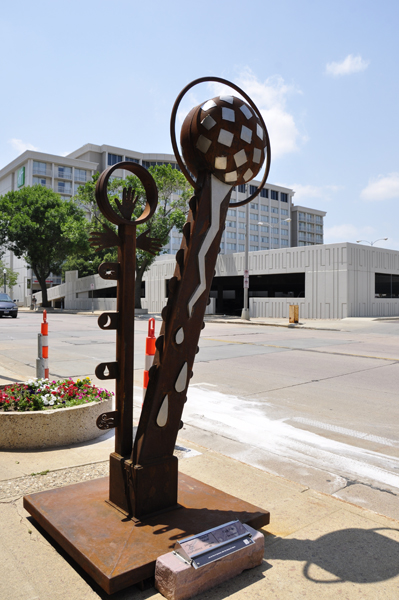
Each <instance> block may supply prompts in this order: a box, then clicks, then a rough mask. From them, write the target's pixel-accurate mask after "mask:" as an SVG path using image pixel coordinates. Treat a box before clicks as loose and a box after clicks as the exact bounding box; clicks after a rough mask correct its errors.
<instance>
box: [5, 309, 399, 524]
mask: <svg viewBox="0 0 399 600" xmlns="http://www.w3.org/2000/svg"><path fill="white" fill-rule="evenodd" d="M41 319H42V315H41V314H39V313H35V314H33V313H25V312H21V313H20V315H19V317H18V319H1V320H0V383H8V382H11V381H14V380H17V379H21V378H28V377H31V376H34V375H35V359H36V355H37V333H38V332H39V331H40V322H41ZM49 323H50V326H49V357H50V358H49V364H50V374H51V375H52V376H56V377H66V376H71V377H82V376H86V375H90V376H91V375H93V373H94V369H95V366H96V365H97V364H98V363H99V362H103V361H105V360H114V357H115V345H114V341H115V334H114V332H112V331H103V330H100V329H99V328H98V326H97V318H96V316H92V315H73V314H62V313H57V314H50V315H49ZM135 323H136V341H135V365H134V366H135V382H136V385H137V397H136V399H135V406H136V408H135V411H136V412H135V417H138V411H139V409H140V405H141V389H140V386H141V380H142V369H143V366H144V342H145V335H146V331H147V318H142V319H136V322H135ZM331 323H332V326H331V328H330V327H329V326H328V323H326V322H324V323H318V324H315V325H316V326H317V327H320V326H322V327H324V329H291V328H287V327H265V326H256V325H244V324H236V323H228V324H223V323H216V322H214V321H212V320H210V321H208V322H207V325H206V328H205V330H204V331H203V333H202V337H201V341H200V352H199V354H198V355H197V360H196V363H195V365H194V377H193V379H192V383H191V386H190V389H189V394H188V402H187V404H186V406H185V411H184V414H183V420H184V423H185V425H184V429H183V430H182V432H181V436H182V438H183V439H185V440H187V441H190V440H191V441H192V442H195V443H197V444H199V445H202V446H205V447H207V448H210V449H214V450H215V451H218V452H220V453H222V454H225V455H227V456H232V457H234V458H237V459H239V460H241V461H242V462H244V463H247V464H251V465H254V466H256V467H258V468H261V469H264V470H267V471H269V472H272V473H276V474H278V475H280V476H283V477H286V478H288V479H290V480H293V481H297V482H299V483H301V484H304V485H308V486H309V487H311V488H313V489H316V490H319V491H323V492H326V493H329V494H334V495H335V496H338V497H341V498H343V499H346V500H349V501H352V502H354V503H355V504H359V505H361V506H367V507H369V508H372V509H375V510H377V511H378V510H379V507H380V509H381V506H382V504H383V505H384V512H385V514H387V515H391V516H393V517H395V518H399V503H398V495H399V433H398V423H399V418H398V417H399V404H398V401H397V399H398V384H399V321H392V320H387V321H382V320H380V321H371V320H366V319H364V320H362V319H357V320H356V319H351V320H349V319H348V320H344V321H339V322H338V321H334V322H331ZM159 327H160V319H159V318H157V323H156V331H157V332H158V331H159ZM101 385H102V387H105V386H104V383H103V382H102V384H101ZM110 389H112V388H111V387H110ZM265 494H267V490H265ZM381 503H382V504H381Z"/></svg>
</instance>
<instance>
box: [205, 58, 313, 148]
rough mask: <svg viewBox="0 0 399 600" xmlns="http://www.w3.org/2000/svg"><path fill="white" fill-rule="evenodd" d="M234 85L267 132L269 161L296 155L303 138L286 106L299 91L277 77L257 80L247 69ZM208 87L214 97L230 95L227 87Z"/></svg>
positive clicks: (217, 85)
mask: <svg viewBox="0 0 399 600" xmlns="http://www.w3.org/2000/svg"><path fill="white" fill-rule="evenodd" d="M235 83H237V85H239V86H240V87H241V88H242V89H243V90H244V91H245V92H246V93H247V94H248V96H249V97H250V98H251V99H252V100H253V101H254V102H255V104H256V106H257V107H258V109H259V110H260V112H261V114H262V117H263V119H264V121H265V123H266V127H267V130H268V132H269V137H270V144H271V149H272V158H273V159H276V158H281V157H282V156H284V155H285V154H289V153H291V152H296V151H297V150H298V149H299V147H300V145H301V143H303V142H305V141H306V137H305V136H301V134H300V133H299V131H298V128H297V126H296V123H295V119H294V116H293V115H292V114H291V113H290V112H289V111H288V110H287V107H286V104H287V99H288V97H289V96H290V95H292V94H300V93H301V91H300V90H299V89H297V88H296V87H294V86H291V85H287V84H286V83H285V82H284V79H283V78H282V77H280V76H274V77H269V78H268V79H266V80H265V81H263V82H262V81H259V80H258V79H257V77H256V75H255V74H254V73H253V72H252V71H251V69H249V68H246V69H244V70H243V71H241V72H240V73H239V75H238V77H236V78H235ZM209 87H210V89H211V91H212V93H213V95H214V96H216V95H220V94H225V93H228V94H231V93H232V90H231V89H230V88H227V87H226V86H222V85H220V84H218V83H212V84H210V86H209ZM233 93H234V92H233Z"/></svg>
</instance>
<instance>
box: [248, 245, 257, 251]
mask: <svg viewBox="0 0 399 600" xmlns="http://www.w3.org/2000/svg"><path fill="white" fill-rule="evenodd" d="M249 249H250V251H251V252H257V251H258V250H259V247H258V246H250V247H249Z"/></svg>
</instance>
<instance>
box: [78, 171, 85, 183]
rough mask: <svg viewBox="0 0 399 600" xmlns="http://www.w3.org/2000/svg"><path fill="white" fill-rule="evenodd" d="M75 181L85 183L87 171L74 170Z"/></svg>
mask: <svg viewBox="0 0 399 600" xmlns="http://www.w3.org/2000/svg"><path fill="white" fill-rule="evenodd" d="M75 181H82V182H83V183H86V181H87V171H85V170H84V169H75Z"/></svg>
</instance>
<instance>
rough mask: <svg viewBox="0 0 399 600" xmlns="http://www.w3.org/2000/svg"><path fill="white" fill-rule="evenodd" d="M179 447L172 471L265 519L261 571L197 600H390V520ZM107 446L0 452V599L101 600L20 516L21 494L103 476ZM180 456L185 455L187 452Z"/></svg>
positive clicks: (398, 586)
mask: <svg viewBox="0 0 399 600" xmlns="http://www.w3.org/2000/svg"><path fill="white" fill-rule="evenodd" d="M178 444H179V446H180V455H181V456H183V458H182V459H181V460H180V463H179V465H180V471H181V472H183V473H186V474H188V475H190V476H192V477H195V478H197V479H199V480H201V481H203V482H205V483H207V484H209V485H212V486H215V487H217V488H219V489H221V490H223V491H225V492H227V493H229V494H233V495H235V496H237V497H239V498H242V499H243V500H246V501H248V502H251V503H253V504H256V505H258V506H261V507H263V508H265V509H267V510H269V511H270V513H271V524H270V525H269V526H267V527H265V528H264V529H263V533H264V534H265V542H266V547H265V556H264V561H263V563H262V565H261V566H260V567H257V568H255V569H253V570H251V571H247V572H244V573H242V574H241V575H240V576H238V577H236V578H234V579H232V580H230V581H228V582H227V583H225V584H222V585H220V586H218V587H216V588H214V589H212V590H210V591H208V592H206V593H204V594H201V595H199V596H198V600H210V599H212V600H222V599H224V598H230V597H231V598H235V599H244V598H245V599H246V600H247V599H259V600H261V599H262V600H263V599H266V598H267V599H268V600H285V599H286V598H293V599H299V598H305V597H306V598H331V599H332V598H334V599H335V598H337V597H339V598H348V599H349V598H350V599H352V598H354V597H357V598H362V599H366V598H370V599H373V600H375V599H376V598H378V599H379V600H380V599H390V600H391V599H392V600H397V598H398V597H399V522H398V521H394V520H392V519H388V518H387V517H384V516H383V515H378V514H376V513H373V512H371V511H368V510H365V509H362V508H359V507H357V506H354V505H352V504H349V503H346V502H344V501H341V500H338V499H335V498H332V497H330V496H328V495H324V494H322V493H319V492H315V491H313V490H311V489H309V488H306V487H304V486H301V485H299V484H296V483H292V482H290V481H287V480H285V479H283V478H280V477H277V476H274V475H271V474H268V473H265V472H264V471H260V470H258V469H256V468H253V467H250V466H248V465H245V464H243V463H240V462H237V461H235V460H233V459H230V458H226V457H224V456H222V455H220V454H217V453H215V452H212V451H210V450H207V449H205V448H202V447H200V446H195V445H193V444H192V443H186V442H185V441H184V439H179V440H178ZM113 447H114V441H113V436H112V433H109V434H107V435H106V436H104V437H103V438H100V441H95V442H91V443H86V444H83V445H78V446H74V447H70V448H60V449H56V450H43V451H39V452H2V453H0V518H1V523H2V527H1V530H0V557H1V564H2V575H1V578H0V579H1V587H0V590H1V591H0V598H1V600H35V599H37V600H39V599H40V600H94V599H98V598H102V599H105V598H109V596H107V594H105V592H103V591H102V590H101V589H100V588H99V587H98V586H97V585H96V584H94V583H93V582H92V581H91V580H90V578H88V576H86V574H85V573H84V572H83V571H82V570H81V569H80V568H79V567H78V566H77V565H76V564H75V563H73V562H72V561H71V560H70V559H69V558H68V557H67V556H66V555H65V553H64V552H63V551H60V549H59V548H58V547H55V546H54V545H53V544H52V542H51V539H50V538H48V537H47V535H46V534H44V533H43V531H42V530H38V529H37V528H36V526H35V522H34V521H33V520H32V519H31V517H30V516H29V515H28V513H27V512H26V511H25V510H24V509H23V507H22V495H23V494H24V493H29V492H31V491H33V490H43V489H47V488H52V487H58V486H60V485H65V483H68V482H69V483H73V482H76V481H79V480H86V479H89V478H90V479H91V478H95V477H99V476H101V475H103V474H105V473H106V471H107V468H108V463H107V459H108V455H109V453H110V452H111V451H112V450H113ZM182 447H186V448H187V447H189V448H190V449H191V452H188V451H187V450H185V449H184V448H182ZM184 457H185V458H184ZM33 473H35V474H33ZM40 473H42V474H40ZM77 508H78V507H77ZM60 510H62V506H60ZM112 598H114V600H127V599H145V598H153V599H154V600H155V599H156V600H158V599H159V600H160V599H161V598H162V596H161V595H160V594H158V593H157V592H156V591H155V589H153V588H151V589H148V590H146V591H144V592H143V591H140V590H139V589H138V588H137V587H135V586H134V587H131V588H129V589H127V590H125V591H123V592H119V593H117V594H115V595H113V596H112Z"/></svg>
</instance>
